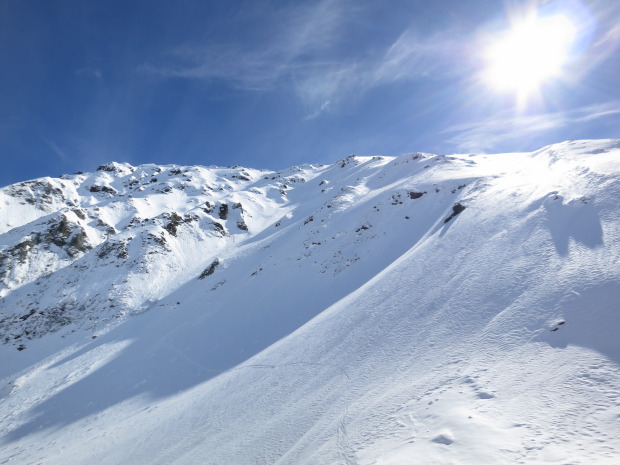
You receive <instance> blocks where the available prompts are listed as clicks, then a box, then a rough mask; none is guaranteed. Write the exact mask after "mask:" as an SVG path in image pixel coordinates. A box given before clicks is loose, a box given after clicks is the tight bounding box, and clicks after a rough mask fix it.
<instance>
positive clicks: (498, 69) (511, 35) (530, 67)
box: [485, 15, 575, 97]
mask: <svg viewBox="0 0 620 465" xmlns="http://www.w3.org/2000/svg"><path fill="white" fill-rule="evenodd" d="M574 39H575V26H574V25H573V24H572V23H571V21H570V20H569V19H568V18H567V17H566V16H563V15H557V16H551V17H547V18H539V17H537V16H536V15H531V16H530V17H529V18H527V19H525V20H523V21H522V22H521V23H518V24H515V25H514V26H513V27H512V29H510V30H509V31H507V33H505V35H504V36H503V37H501V38H500V39H499V40H498V41H497V42H495V43H494V44H492V45H491V46H490V47H489V48H488V49H487V53H486V59H487V70H486V73H485V77H486V80H487V82H488V83H489V84H490V85H491V86H492V87H493V88H495V89H496V90H498V91H514V92H517V93H518V94H519V95H520V96H521V97H525V96H527V95H528V94H530V93H531V92H533V91H536V90H538V88H539V87H540V86H541V85H542V84H543V83H544V82H545V81H547V80H549V79H551V78H555V77H558V76H559V75H560V74H561V72H562V68H563V66H564V64H565V63H566V61H567V59H568V57H569V51H570V47H571V44H572V43H573V41H574Z"/></svg>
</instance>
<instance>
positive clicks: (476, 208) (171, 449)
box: [0, 140, 620, 464]
mask: <svg viewBox="0 0 620 465" xmlns="http://www.w3.org/2000/svg"><path fill="white" fill-rule="evenodd" d="M144 166H146V167H148V168H143V167H131V166H130V165H124V164H117V163H112V164H107V165H103V167H104V168H103V169H101V170H100V171H96V172H95V173H90V174H77V175H71V176H68V177H67V179H61V180H53V179H52V181H45V182H43V181H41V182H40V181H36V182H37V183H39V184H36V185H34V184H33V185H32V186H31V185H27V186H20V185H19V184H18V185H17V187H16V189H21V190H22V193H21V194H20V196H21V197H20V196H18V197H11V196H10V195H9V194H7V193H6V191H5V189H7V188H4V189H3V190H2V194H1V196H0V200H3V201H4V202H3V201H0V206H3V208H4V210H0V219H2V226H3V227H4V228H8V226H6V223H7V222H8V221H6V219H7V216H5V215H4V214H3V211H4V212H12V211H14V210H15V209H16V208H17V207H16V206H14V205H13V204H12V203H11V202H12V200H11V199H16V198H21V199H22V200H21V201H23V202H24V204H25V205H23V206H26V208H27V210H28V212H30V213H27V214H25V215H24V217H23V218H21V219H20V220H21V221H28V223H25V224H23V225H21V226H14V227H13V228H12V229H11V230H9V231H5V232H4V233H3V234H2V236H0V237H2V243H1V244H0V245H1V246H2V247H3V248H2V250H3V252H2V253H3V257H7V256H10V257H11V258H10V261H9V265H8V266H7V264H6V263H7V260H6V258H4V260H3V265H2V266H4V268H3V270H4V271H3V286H4V288H3V291H4V294H3V297H2V308H1V310H2V316H1V317H0V318H2V320H1V321H2V322H1V323H0V328H1V329H2V331H3V339H2V340H3V342H4V343H3V344H2V345H0V355H1V356H2V359H3V360H5V361H6V363H4V364H3V366H2V367H1V368H0V377H1V378H2V381H1V383H0V415H1V416H0V457H7V459H8V458H11V459H13V460H14V461H15V462H17V463H29V462H32V461H36V460H40V461H45V460H46V461H48V462H49V463H76V464H77V463H84V462H89V463H102V464H104V463H110V464H111V463H121V462H124V463H127V462H131V463H213V464H216V463H248V464H249V463H264V464H267V463H269V464H271V463H280V464H287V463H291V464H293V463H295V464H302V463H306V464H318V463H345V464H371V463H385V464H396V463H429V462H433V463H446V464H448V463H465V464H470V463H471V464H474V463H475V464H478V463H535V464H543V463H544V464H547V463H549V464H550V463H584V464H585V463H609V464H612V463H615V461H616V459H617V458H618V453H619V451H620V444H618V440H617V438H618V437H620V431H619V429H618V422H617V418H618V416H619V415H620V396H619V395H618V392H620V389H619V388H620V369H619V365H618V364H619V363H620V348H619V345H618V342H617V337H616V335H617V331H618V330H620V317H619V315H618V311H617V302H618V301H620V294H619V292H620V291H619V289H620V286H619V284H620V270H618V267H617V263H618V259H619V258H620V248H619V247H618V239H620V231H619V228H618V224H620V222H619V220H620V209H619V208H618V204H617V199H618V198H619V196H620V142H619V141H617V140H602V141H569V142H565V143H561V144H555V145H552V146H549V147H546V148H543V149H541V150H539V151H536V152H532V153H515V154H493V155H485V154H478V155H475V154H466V155H449V156H445V155H431V154H420V153H412V154H407V155H403V156H401V157H396V158H390V157H347V158H345V159H342V160H339V161H338V162H336V163H334V164H332V165H321V166H319V165H304V166H302V167H294V168H290V169H288V170H283V171H282V172H274V171H260V170H253V169H249V168H241V167H238V168H202V167H195V168H192V167H172V166H167V167H160V168H161V171H159V172H157V173H155V172H154V171H155V170H157V169H158V168H157V167H156V166H155V165H144ZM151 167H152V169H151ZM134 168H135V170H134V171H131V170H132V169H134ZM108 169H109V170H110V171H108ZM173 170H174V172H172V171H173ZM117 171H118V173H117ZM177 171H178V172H177ZM111 173H112V174H111ZM114 173H117V174H118V176H116V175H115V174H114ZM136 173H138V175H136ZM142 173H144V176H142ZM278 173H280V174H278ZM72 176H73V177H72ZM132 176H134V177H135V178H136V179H135V180H137V181H138V183H134V184H133V185H131V183H132V182H133V181H134V179H131V177H132ZM153 178H156V180H155V181H152V179H153ZM188 178H190V179H189V180H188ZM44 179H46V178H44ZM76 179H78V180H79V185H77V186H76V185H75V180H76ZM61 181H63V182H61ZM45 183H48V184H49V185H50V186H51V187H46V184H45ZM70 183H73V186H74V187H71V185H70ZM182 184H183V185H184V187H183V188H181V187H180V186H181V185H182ZM59 186H65V187H64V190H63V188H61V187H59ZM93 187H94V190H91V188H93ZM168 187H169V188H170V190H168V191H167V192H166V189H167V188H168ZM34 188H36V189H39V190H38V192H39V194H37V195H34V192H35V189H34ZM55 188H59V189H60V191H61V193H60V194H62V195H60V194H59V193H58V191H55V190H54V189H55ZM141 188H142V190H140V189H141ZM205 188H208V189H206V190H205ZM29 192H30V193H31V194H32V196H29ZM46 192H47V193H46ZM7 195H8V196H9V197H11V199H7ZM130 195H131V197H129V196H130ZM46 196H47V197H46ZM27 198H31V199H33V201H34V204H32V203H30V202H28V201H27V200H25V199H27ZM39 198H42V199H43V198H44V199H48V200H45V201H43V200H39ZM61 198H64V200H62V201H61V200H59V199H61ZM114 199H121V200H119V201H118V202H117V201H115V200H114ZM7 200H8V201H9V205H7V204H6V203H5V202H6V201H7ZM62 202H65V204H62ZM68 202H74V203H75V204H69V203H68ZM207 202H208V203H209V204H208V205H207ZM3 204H4V205H3ZM61 204H62V205H65V206H63V207H62V208H61V209H60V210H58V211H57V212H56V213H54V212H52V213H49V211H48V210H39V211H42V212H47V215H43V216H41V217H39V218H36V219H32V215H34V213H33V212H32V211H31V210H32V209H31V208H30V207H32V206H33V205H35V208H36V206H37V205H41V207H42V208H48V209H49V208H56V206H59V205H61ZM50 205H51V206H50ZM224 205H226V207H225V208H224V207H223V206H224ZM74 210H77V211H78V212H79V211H80V210H81V211H82V216H83V217H84V218H81V216H80V213H76V212H75V211H74ZM29 215H30V216H29ZM54 215H56V216H54ZM10 218H11V221H12V222H13V223H18V221H17V220H18V219H17V218H16V219H12V217H10ZM63 219H64V223H63ZM99 220H101V221H102V222H103V223H104V225H100V224H99V223H98V222H99ZM216 223H217V224H219V225H220V226H219V227H218V226H215V224H216ZM29 225H34V226H35V228H34V229H33V227H32V226H29ZM244 226H245V228H244ZM110 228H114V231H112V230H111V229H110ZM33 231H34V233H37V234H39V238H38V242H37V241H36V240H34V239H33V234H34V233H33ZM81 231H83V235H84V236H86V237H82V239H81V245H80V239H76V238H77V237H79V236H80V235H81V234H80V232H81ZM27 238H29V239H27ZM26 240H30V241H32V245H30V244H25V245H23V246H20V247H17V246H18V245H19V244H24V241H26ZM54 241H56V242H54ZM76 245H77V246H79V247H76ZM16 247H17V248H16ZM46 247H47V248H46ZM7 249H8V250H11V252H10V254H9V253H7V252H6V250H7ZM76 251H77V252H76ZM72 254H73V255H72ZM52 255H53V256H52ZM20 257H23V258H20ZM42 257H47V260H48V262H47V263H46V264H45V265H41V266H40V265H39V264H40V261H41V258H42ZM55 257H56V258H55ZM20 259H22V260H23V261H24V263H20ZM35 262H36V263H35ZM20 266H21V268H20ZM46 267H48V271H46V270H45V268H46ZM54 267H56V268H55V269H54ZM52 269H54V271H51V272H50V270H52ZM6 270H9V272H8V274H7V271H6ZM33 271H34V272H35V273H34V274H35V276H33V275H32V272H33ZM36 273H38V274H36ZM45 273H50V274H48V275H47V277H46V275H45ZM29 279H30V281H28V280H29ZM20 280H21V281H20ZM123 281H125V282H123ZM37 283H39V284H37ZM11 286H13V287H11ZM97 294H99V295H97ZM63 299H64V300H63ZM110 299H112V300H110ZM72 302H73V303H72ZM63 303H66V306H65V307H64V308H62V307H61V305H62V304H63ZM72 305H73V307H72ZM54 308H56V309H59V310H60V311H59V312H58V318H61V321H60V323H59V324H58V325H57V326H54V325H53V324H52V325H51V326H50V324H49V321H50V315H49V314H45V312H52V313H51V316H52V317H54V318H55V317H56V316H55V315H56V314H54V313H53V311H52V310H53V309H54ZM32 310H34V313H30V312H32ZM41 311H43V312H44V314H43V315H41V314H40V313H38V312H41ZM95 317H98V319H95V320H93V319H91V318H95ZM62 318H65V319H64V320H63V319H62ZM25 331H29V334H25ZM19 335H21V336H20V337H17V338H16V337H15V336H19ZM7 336H8V337H9V340H8V341H7V340H6V337H7ZM20 345H23V346H24V348H23V349H22V350H16V349H19V348H20Z"/></svg>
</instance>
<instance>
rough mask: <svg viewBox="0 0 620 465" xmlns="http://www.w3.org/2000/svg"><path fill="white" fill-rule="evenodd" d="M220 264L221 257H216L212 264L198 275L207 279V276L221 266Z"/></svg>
mask: <svg viewBox="0 0 620 465" xmlns="http://www.w3.org/2000/svg"><path fill="white" fill-rule="evenodd" d="M219 264H220V260H219V259H217V258H216V259H215V260H213V261H212V262H211V264H210V265H209V266H208V267H206V268H205V269H204V271H203V272H202V273H200V276H198V279H205V278H206V277H207V276H211V275H212V274H213V273H214V272H215V269H216V268H217V267H218V266H219Z"/></svg>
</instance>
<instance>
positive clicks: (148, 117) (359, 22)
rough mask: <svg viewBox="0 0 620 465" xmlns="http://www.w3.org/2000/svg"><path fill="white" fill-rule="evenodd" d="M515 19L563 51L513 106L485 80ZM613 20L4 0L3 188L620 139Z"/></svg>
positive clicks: (437, 9) (439, 6) (247, 4)
mask: <svg viewBox="0 0 620 465" xmlns="http://www.w3.org/2000/svg"><path fill="white" fill-rule="evenodd" d="M528 8H529V9H532V8H538V9H539V11H540V14H541V15H545V14H555V13H558V12H561V13H562V14H565V15H566V16H567V17H569V18H570V19H571V21H572V22H573V24H574V25H575V27H576V28H577V35H576V37H577V38H576V40H575V42H574V43H573V45H572V48H571V51H570V53H571V56H570V60H569V61H568V62H567V63H566V65H565V67H564V69H563V75H562V76H561V77H558V78H557V79H553V80H550V81H548V82H546V83H545V84H544V86H543V87H542V88H541V89H540V91H539V92H538V93H537V95H536V96H535V98H532V99H531V100H530V101H528V103H527V105H526V106H523V105H517V103H516V99H515V96H514V95H513V94H511V93H510V92H498V91H496V90H494V89H492V88H490V87H489V86H488V85H487V84H485V83H484V82H483V79H481V74H482V73H483V69H484V66H485V65H484V60H483V50H485V47H487V46H488V44H489V43H491V42H492V41H493V40H494V37H497V36H498V34H501V32H502V31H505V30H506V29H507V28H508V27H509V26H510V24H511V18H514V17H515V16H516V15H518V13H519V12H522V11H525V10H526V9H528ZM619 25H620V2H615V1H610V0H563V1H559V0H555V1H546V2H545V1H538V2H536V1H528V2H523V1H505V2H502V1H500V0H492V1H491V0H468V1H462V0H435V1H428V0H424V1H416V0H409V1H405V0H389V1H381V2H380V1H367V0H355V1H353V0H312V1H284V0H277V1H276V0H272V1H268V0H252V1H235V0H210V1H207V0H176V1H173V0H166V1H160V0H149V1H145V0H132V1H117V0H106V1H90V0H48V1H42V0H0V60H1V67H0V160H1V161H2V170H1V171H0V185H6V184H9V183H13V182H17V181H20V180H25V179H31V178H34V177H39V176H45V175H51V176H56V175H59V174H62V173H71V172H75V171H78V170H79V171H92V170H94V169H95V168H96V167H97V166H98V165H99V164H102V163H105V162H107V161H111V160H115V161H127V162H130V163H132V164H140V163H150V162H154V163H162V164H168V163H177V164H202V165H213V164H216V165H223V166H228V165H244V166H249V167H254V168H270V169H279V168H284V167H288V166H292V165H295V164H300V163H306V162H308V163H332V162H334V161H335V160H336V159H338V158H342V157H344V156H347V155H350V154H357V155H399V154H402V153H406V152H412V151H424V152H433V153H455V152H472V151H486V152H497V151H519V150H532V149H536V148H539V147H541V146H543V145H545V144H549V143H553V142H559V141H562V140H566V139H578V138H603V137H615V138H617V137H620V134H619V131H618V128H620V85H619V82H620V79H619V78H618V76H620V57H619V46H620V26H619Z"/></svg>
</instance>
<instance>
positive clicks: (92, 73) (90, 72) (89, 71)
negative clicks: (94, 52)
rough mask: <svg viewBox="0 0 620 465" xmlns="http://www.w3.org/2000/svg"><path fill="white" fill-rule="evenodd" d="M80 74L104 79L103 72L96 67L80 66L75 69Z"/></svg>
mask: <svg viewBox="0 0 620 465" xmlns="http://www.w3.org/2000/svg"><path fill="white" fill-rule="evenodd" d="M75 74H77V75H78V76H89V77H94V78H96V79H102V78H103V73H102V72H101V71H100V70H98V69H96V68H79V69H77V70H76V71H75Z"/></svg>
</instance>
